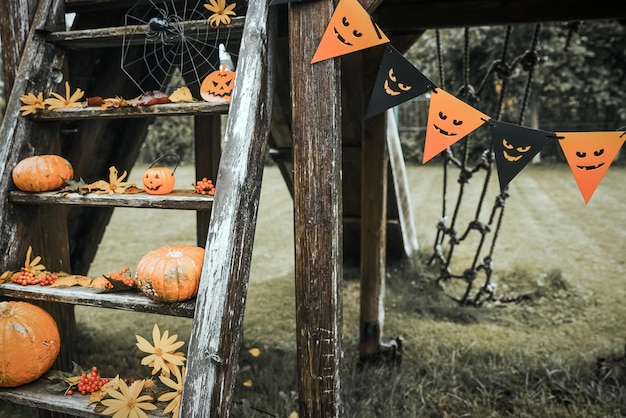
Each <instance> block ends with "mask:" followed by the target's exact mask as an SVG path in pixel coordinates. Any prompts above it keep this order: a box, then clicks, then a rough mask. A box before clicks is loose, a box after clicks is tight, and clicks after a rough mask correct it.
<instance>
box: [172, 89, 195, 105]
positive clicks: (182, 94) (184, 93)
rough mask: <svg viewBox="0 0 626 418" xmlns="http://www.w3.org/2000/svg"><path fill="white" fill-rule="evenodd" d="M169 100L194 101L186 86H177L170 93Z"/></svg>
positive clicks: (177, 101)
mask: <svg viewBox="0 0 626 418" xmlns="http://www.w3.org/2000/svg"><path fill="white" fill-rule="evenodd" d="M170 100H171V101H172V102H173V103H188V102H193V101H194V99H193V96H192V95H191V91H190V90H189V88H188V87H180V88H177V89H176V90H175V91H174V93H172V94H170Z"/></svg>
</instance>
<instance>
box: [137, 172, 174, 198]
mask: <svg viewBox="0 0 626 418" xmlns="http://www.w3.org/2000/svg"><path fill="white" fill-rule="evenodd" d="M142 181H143V187H144V189H145V190H146V193H148V194H168V193H171V192H172V190H174V184H176V178H175V177H174V172H173V171H172V170H170V169H169V168H166V167H151V168H149V169H147V170H146V172H145V173H144V174H143V179H142Z"/></svg>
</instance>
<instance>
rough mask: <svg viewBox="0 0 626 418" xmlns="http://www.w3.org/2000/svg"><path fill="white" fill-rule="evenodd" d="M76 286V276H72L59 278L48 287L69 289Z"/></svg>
mask: <svg viewBox="0 0 626 418" xmlns="http://www.w3.org/2000/svg"><path fill="white" fill-rule="evenodd" d="M77 284H78V283H77V279H76V276H74V275H72V276H65V277H59V278H58V279H56V281H55V282H54V283H52V284H51V285H50V287H71V286H76V285H77Z"/></svg>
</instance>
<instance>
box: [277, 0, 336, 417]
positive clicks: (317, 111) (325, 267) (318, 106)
mask: <svg viewBox="0 0 626 418" xmlns="http://www.w3.org/2000/svg"><path fill="white" fill-rule="evenodd" d="M334 8H335V7H334V1H332V0H322V1H317V2H308V3H291V4H290V7H289V31H290V33H289V34H290V42H291V45H290V48H289V53H290V56H291V86H292V87H291V88H292V130H293V140H294V147H293V159H294V205H295V213H294V222H295V246H296V248H295V255H296V257H295V280H296V333H297V337H296V338H297V363H298V383H299V386H298V390H299V402H300V414H299V416H300V417H301V418H313V417H315V418H317V417H340V416H342V406H341V395H340V388H341V383H340V376H339V375H340V368H339V366H340V360H341V355H342V350H341V346H342V305H341V291H342V276H343V269H342V242H341V230H342V222H341V213H342V202H341V128H340V123H341V94H340V68H339V60H337V59H330V60H325V61H322V62H318V63H315V64H311V58H312V57H313V54H314V53H315V50H316V49H317V46H318V44H319V41H320V39H321V37H322V35H323V33H324V31H325V29H326V25H327V24H328V21H329V20H330V18H331V16H332V14H333V11H334ZM303 34H306V36H303Z"/></svg>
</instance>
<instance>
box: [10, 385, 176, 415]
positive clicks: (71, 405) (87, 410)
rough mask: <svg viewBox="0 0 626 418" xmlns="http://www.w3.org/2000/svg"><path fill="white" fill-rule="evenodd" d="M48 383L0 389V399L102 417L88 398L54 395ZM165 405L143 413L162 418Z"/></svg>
mask: <svg viewBox="0 0 626 418" xmlns="http://www.w3.org/2000/svg"><path fill="white" fill-rule="evenodd" d="M48 384H49V382H48V381H47V380H46V378H45V377H42V378H41V379H39V380H37V381H35V382H33V383H29V384H27V385H23V386H19V387H16V388H1V389H0V399H4V400H7V401H9V402H13V403H15V404H18V405H25V406H30V407H33V408H41V409H45V410H48V411H55V412H60V413H65V414H68V415H71V416H78V417H88V418H102V417H104V415H102V414H98V413H96V412H94V406H93V405H91V406H89V405H88V403H89V397H88V396H87V395H84V396H83V395H81V394H74V395H72V396H66V395H63V394H60V393H55V392H52V391H50V390H49V389H48V388H47V385H48ZM165 405H167V404H166V403H163V402H159V403H157V406H158V407H159V409H157V410H155V411H153V412H152V413H150V411H145V412H146V414H147V415H148V417H150V418H156V417H161V418H162V417H164V416H167V415H163V414H162V411H163V408H164V407H165Z"/></svg>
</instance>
